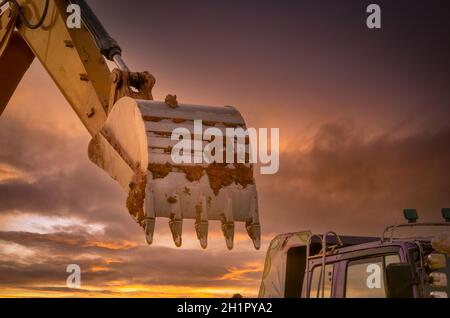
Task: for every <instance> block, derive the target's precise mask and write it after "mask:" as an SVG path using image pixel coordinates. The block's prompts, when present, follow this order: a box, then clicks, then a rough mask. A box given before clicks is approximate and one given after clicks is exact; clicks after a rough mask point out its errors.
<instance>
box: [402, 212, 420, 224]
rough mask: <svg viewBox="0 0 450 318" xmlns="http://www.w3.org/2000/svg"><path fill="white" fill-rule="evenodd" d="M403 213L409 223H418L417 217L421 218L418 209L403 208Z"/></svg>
mask: <svg viewBox="0 0 450 318" xmlns="http://www.w3.org/2000/svg"><path fill="white" fill-rule="evenodd" d="M403 215H404V216H405V219H407V220H408V223H417V219H418V218H419V216H418V215H417V210H416V209H405V210H403Z"/></svg>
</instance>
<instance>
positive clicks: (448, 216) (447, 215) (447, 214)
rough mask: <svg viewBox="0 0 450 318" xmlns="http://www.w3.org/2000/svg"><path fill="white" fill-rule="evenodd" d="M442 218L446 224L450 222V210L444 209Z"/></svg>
mask: <svg viewBox="0 0 450 318" xmlns="http://www.w3.org/2000/svg"><path fill="white" fill-rule="evenodd" d="M442 217H443V218H444V219H445V222H450V208H444V209H442Z"/></svg>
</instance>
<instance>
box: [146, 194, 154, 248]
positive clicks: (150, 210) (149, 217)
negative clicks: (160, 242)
mask: <svg viewBox="0 0 450 318" xmlns="http://www.w3.org/2000/svg"><path fill="white" fill-rule="evenodd" d="M155 220H156V212H155V205H154V198H153V196H152V195H151V194H149V193H148V194H147V195H146V197H145V220H144V222H145V223H144V230H145V240H146V241H147V243H148V244H149V245H151V244H152V243H153V233H154V232H155V222H156V221H155Z"/></svg>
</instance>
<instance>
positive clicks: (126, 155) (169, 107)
mask: <svg viewBox="0 0 450 318" xmlns="http://www.w3.org/2000/svg"><path fill="white" fill-rule="evenodd" d="M199 123H201V125H202V126H201V128H199V126H198V124H199ZM180 128H181V132H182V133H180ZM211 128H214V129H215V131H216V132H222V133H223V135H224V136H226V133H227V129H228V130H229V129H230V128H233V129H237V128H240V129H242V130H245V128H246V127H245V122H244V120H243V118H242V116H241V115H240V113H239V112H238V111H237V110H236V109H235V108H233V107H229V106H227V107H211V106H197V105H182V104H178V102H177V101H176V100H174V99H168V100H166V102H155V101H147V100H135V99H132V98H129V97H123V98H121V99H120V100H119V101H118V102H117V103H116V104H115V105H114V108H113V109H112V111H111V112H110V114H109V116H108V119H107V122H106V124H105V126H104V127H103V129H102V130H101V132H100V133H99V134H98V135H97V136H95V137H94V138H93V140H92V141H91V143H90V146H89V157H90V159H91V160H92V161H93V162H94V163H95V164H97V165H98V166H99V167H101V168H102V169H104V170H105V171H107V172H108V173H109V174H110V175H111V177H113V178H114V179H116V180H117V181H118V182H119V184H121V186H122V187H123V188H124V190H125V191H126V192H127V193H128V199H127V207H128V209H129V212H130V214H131V215H132V216H133V217H134V218H135V219H136V221H137V222H138V223H139V224H140V225H141V226H142V227H143V228H144V230H145V234H146V239H147V242H148V243H149V244H151V243H152V242H153V232H154V229H155V219H156V218H157V217H164V218H168V219H169V227H170V230H171V232H172V236H173V239H174V242H175V245H176V246H177V247H179V246H181V244H182V227H183V219H193V220H195V229H196V233H197V237H198V239H199V240H200V245H201V247H202V248H206V247H207V239H208V221H211V220H215V221H220V222H221V223H222V231H223V233H224V236H225V239H226V245H227V247H228V248H229V249H232V248H233V240H234V223H235V222H245V224H246V229H247V232H248V234H249V236H250V238H251V239H252V241H253V243H254V246H255V248H257V249H259V248H260V235H261V234H260V232H261V230H260V224H259V216H258V199H257V193H256V186H255V182H254V178H253V166H252V164H250V163H249V162H248V160H247V162H228V163H226V162H220V161H219V162H218V161H212V160H211V159H210V158H209V159H208V160H202V159H205V158H204V152H203V150H204V149H205V147H208V144H210V143H211V142H212V140H211V139H214V137H213V138H211V134H209V133H207V132H208V131H211ZM205 132H206V134H205ZM189 137H190V138H191V139H192V140H191V147H184V148H183V150H182V151H181V152H179V151H180V149H179V147H178V145H179V144H180V141H185V142H188V139H187V138H189ZM224 140H225V139H224ZM237 141H238V139H237V138H236V139H235V138H234V137H233V139H232V142H231V143H230V144H231V145H232V146H233V147H235V146H236V147H237V145H235V144H236V143H237ZM184 144H185V145H187V144H188V143H184ZM224 146H225V145H224ZM225 147H226V146H225ZM245 147H247V149H248V147H250V145H249V141H248V138H247V141H246V144H245ZM224 149H229V148H224ZM234 149H237V148H234ZM216 151H217V149H216ZM247 152H248V151H247ZM223 153H224V154H225V153H226V151H225V150H224V151H223ZM178 154H179V155H180V156H177V155H178ZM174 156H175V157H174ZM180 157H181V158H184V159H185V160H182V159H181V160H180ZM188 158H191V161H190V162H189V160H187V159H188ZM174 159H175V160H174ZM247 159H248V157H247Z"/></svg>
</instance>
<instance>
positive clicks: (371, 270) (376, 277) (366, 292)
mask: <svg viewBox="0 0 450 318" xmlns="http://www.w3.org/2000/svg"><path fill="white" fill-rule="evenodd" d="M399 262H400V256H399V255H398V254H388V255H378V256H368V257H364V258H356V259H348V260H345V261H342V262H341V264H340V266H344V268H345V271H342V272H343V273H344V274H345V279H344V280H343V282H344V286H343V296H344V297H345V298H386V297H387V290H386V275H385V269H386V267H387V266H388V265H389V264H392V263H399Z"/></svg>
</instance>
